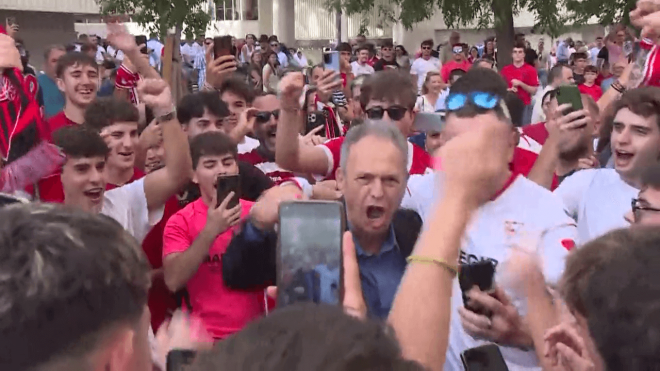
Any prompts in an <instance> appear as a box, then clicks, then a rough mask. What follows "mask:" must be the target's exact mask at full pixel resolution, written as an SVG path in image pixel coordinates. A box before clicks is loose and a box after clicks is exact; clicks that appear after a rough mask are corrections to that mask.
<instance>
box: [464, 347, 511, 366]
mask: <svg viewBox="0 0 660 371" xmlns="http://www.w3.org/2000/svg"><path fill="white" fill-rule="evenodd" d="M461 361H462V362H463V367H464V368H465V371H509V367H507V365H506V362H504V357H502V352H500V347H498V346H497V345H495V344H487V345H482V346H480V347H476V348H471V349H468V350H466V351H465V352H463V353H461Z"/></svg>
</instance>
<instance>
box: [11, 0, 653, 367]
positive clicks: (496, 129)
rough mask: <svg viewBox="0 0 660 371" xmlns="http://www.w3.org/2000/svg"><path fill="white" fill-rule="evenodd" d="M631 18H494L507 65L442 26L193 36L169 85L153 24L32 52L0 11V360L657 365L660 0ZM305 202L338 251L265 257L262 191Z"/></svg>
mask: <svg viewBox="0 0 660 371" xmlns="http://www.w3.org/2000/svg"><path fill="white" fill-rule="evenodd" d="M630 18H631V20H632V22H633V24H634V25H635V26H636V27H637V28H638V29H639V30H640V32H641V38H639V39H638V38H637V37H635V36H633V34H632V33H630V32H628V31H627V30H626V29H625V28H624V27H622V26H613V27H612V32H611V33H610V34H609V35H607V36H605V37H598V38H596V39H595V40H593V42H592V43H590V44H588V45H585V43H583V42H580V41H573V40H572V39H570V38H568V39H565V40H559V41H558V42H557V43H556V44H555V45H553V46H552V47H550V48H549V49H548V50H547V51H546V49H545V45H544V42H543V41H541V42H540V43H539V45H538V46H537V48H536V49H534V48H533V47H531V45H529V43H528V42H526V40H525V35H522V34H518V35H516V36H515V40H513V48H512V50H511V61H512V62H511V64H507V65H503V66H501V65H497V60H498V58H497V53H498V49H497V40H495V39H494V38H489V39H487V40H485V41H484V43H483V45H475V46H470V45H467V44H465V43H463V42H461V35H460V33H459V32H458V31H456V32H453V33H452V34H451V36H450V38H449V40H448V41H447V42H446V43H442V44H441V46H439V47H435V44H436V43H435V42H434V41H433V40H425V41H423V42H421V44H420V49H419V50H417V51H415V52H414V53H411V54H409V53H408V52H407V51H406V50H405V48H404V47H403V46H401V45H396V46H395V45H394V43H392V42H390V41H384V42H382V43H381V44H380V45H379V46H378V47H376V46H375V44H373V43H369V42H368V40H367V39H366V38H365V37H364V36H359V37H357V38H356V39H353V40H351V42H350V43H339V44H337V45H335V46H328V48H327V49H325V50H324V51H323V53H324V55H325V54H328V53H335V55H336V56H337V57H338V59H339V67H338V69H329V68H326V67H327V66H326V64H325V63H323V62H322V61H320V62H321V63H318V64H315V63H313V62H312V61H311V60H308V59H307V58H306V57H305V55H304V54H303V53H302V51H301V50H294V49H289V48H287V47H286V46H284V45H282V44H281V43H280V42H279V41H278V38H277V36H275V35H272V36H268V35H262V36H260V37H259V38H258V39H257V37H256V36H255V35H247V36H246V37H245V39H240V40H234V42H233V46H232V47H233V49H232V53H230V54H229V55H222V56H215V55H213V49H214V48H213V46H214V45H213V44H214V39H211V38H205V37H203V36H201V37H198V38H196V39H195V40H189V41H186V42H185V43H183V44H182V45H181V47H180V54H181V57H182V58H181V62H182V65H181V69H182V71H181V76H182V80H183V85H184V90H185V94H184V95H183V96H182V97H179V98H178V99H177V100H175V99H173V94H172V90H173V89H175V88H177V87H173V86H170V82H168V81H165V80H164V79H163V77H162V75H165V74H164V73H162V69H163V68H165V67H163V66H164V65H165V63H163V62H164V61H163V56H164V52H163V50H164V47H163V44H162V43H161V42H160V41H159V40H157V39H156V38H155V37H151V38H149V39H147V38H146V37H144V36H139V35H137V36H136V35H131V34H130V33H129V32H128V30H127V28H126V27H125V25H123V24H121V23H117V22H109V23H108V24H107V31H108V33H107V37H106V40H102V39H100V38H98V37H89V36H86V35H80V37H79V39H78V40H77V41H76V42H74V43H64V44H61V45H52V46H51V47H49V48H48V50H47V51H46V53H45V55H44V68H43V72H37V71H35V69H34V68H32V67H31V66H30V64H29V53H28V52H27V50H28V49H29V45H27V46H26V45H24V44H23V42H22V41H21V39H20V31H19V30H18V28H17V25H16V24H7V29H4V28H0V69H1V70H2V74H1V75H0V134H1V135H0V154H1V155H2V157H1V159H0V160H1V161H0V170H1V172H0V201H2V206H0V303H2V305H0V341H1V342H2V346H1V347H0V365H2V366H0V368H3V369H4V368H6V369H8V370H39V371H41V370H43V371H60V370H94V371H96V370H99V371H100V370H103V371H119V370H121V371H126V370H128V371H147V370H153V369H159V370H166V369H167V370H171V369H176V370H180V369H190V370H199V371H211V370H252V369H259V370H274V371H279V370H282V371H284V370H301V371H302V370H333V371H334V370H346V371H353V370H356V371H357V370H423V369H427V370H434V371H435V370H448V371H459V370H463V369H464V368H466V367H467V368H468V371H472V370H473V369H470V366H469V364H470V362H469V361H466V357H468V354H474V353H471V352H474V351H479V350H484V349H489V350H490V351H491V353H488V357H492V356H493V354H496V356H495V358H488V361H489V362H500V363H501V364H500V366H499V367H508V368H509V369H510V370H539V369H543V370H546V371H550V370H552V371H555V370H557V371H569V370H570V371H601V370H602V371H619V370H626V371H643V370H653V369H657V368H658V367H660V356H659V354H660V353H658V351H657V350H658V349H660V342H659V341H658V338H657V336H656V333H657V331H658V330H659V329H660V324H659V323H658V320H657V319H658V318H660V316H659V315H658V314H659V313H658V305H657V302H658V297H656V296H655V295H657V294H658V290H657V286H658V282H660V281H658V280H657V277H656V276H657V267H659V266H660V253H659V252H660V250H659V249H658V246H659V245H660V234H659V233H658V227H659V226H660V217H659V216H660V163H659V162H658V159H659V158H660V87H658V85H660V79H659V78H658V73H660V72H659V71H660V67H659V68H656V65H657V64H658V63H660V61H658V60H657V59H656V57H657V53H658V50H659V49H658V45H659V44H658V37H660V27H658V25H659V24H660V6H658V5H656V3H653V2H649V1H642V2H640V3H639V4H638V6H637V8H636V9H635V10H634V11H633V12H632V13H631V14H630ZM500 53H501V51H500ZM500 60H502V59H501V58H500ZM177 72H178V71H177ZM175 80H176V79H175ZM566 88H568V90H571V91H577V93H576V99H577V100H578V101H577V102H574V101H570V102H568V103H567V102H565V101H563V100H562V97H560V96H559V95H560V93H561V92H564V91H567V89H566ZM430 117H432V118H437V122H438V123H439V124H438V125H437V126H434V127H432V128H425V129H421V128H420V127H418V123H419V120H420V118H426V119H428V118H430ZM226 177H236V178H237V179H238V183H237V184H238V185H237V189H236V192H233V193H229V194H228V195H227V196H226V197H225V198H224V199H218V198H219V197H218V189H219V182H221V181H222V179H224V178H226ZM237 193H239V194H237ZM234 196H236V198H234ZM310 200H320V201H331V202H339V203H340V204H341V205H342V207H343V209H342V210H344V215H343V217H342V223H336V224H338V225H345V226H346V228H345V231H344V233H343V234H342V236H341V237H342V248H341V250H342V251H341V252H338V251H334V250H331V249H330V250H328V249H327V248H326V247H324V248H321V247H320V246H321V245H324V244H326V243H327V241H323V240H322V239H321V238H317V241H315V242H316V243H315V244H313V245H312V246H309V247H305V248H309V249H311V250H314V251H315V253H314V254H311V255H310V256H309V257H308V258H302V257H300V256H289V255H286V256H284V257H278V254H279V253H280V250H281V246H278V244H279V243H280V237H281V231H280V229H279V228H280V226H279V225H278V223H279V222H280V216H281V215H280V212H281V210H282V208H281V206H282V205H284V204H287V203H290V202H302V203H305V202H308V201H310ZM233 201H235V202H234V203H232V202H233ZM308 232H309V231H308ZM313 237H314V236H313V235H312V238H313ZM336 237H338V238H339V237H340V236H336ZM317 243H318V244H317ZM315 246H319V247H318V248H317V247H315ZM333 252H334V253H337V254H340V256H341V263H340V265H341V267H338V266H337V265H338V262H337V260H336V256H335V258H332V259H331V258H329V257H328V256H327V255H328V254H331V253H333ZM291 254H293V255H296V252H291ZM278 259H279V260H278ZM294 262H295V264H294ZM656 263H657V264H658V265H655V264H656ZM296 264H302V265H303V266H301V267H296V268H295V269H294V268H293V266H294V265H296ZM283 266H284V268H287V267H288V268H289V269H288V273H287V272H284V273H282V269H283ZM484 267H486V268H487V269H488V270H489V272H490V277H489V278H488V280H487V281H489V283H488V284H486V285H483V284H482V282H481V281H480V282H476V281H475V282H472V281H469V280H468V281H465V280H466V277H467V276H468V274H469V273H466V272H474V271H475V270H477V269H483V268H484ZM298 268H299V269H298ZM283 274H284V275H286V277H285V278H286V279H288V280H290V281H295V282H299V283H298V284H297V285H298V286H295V287H293V289H292V290H290V291H287V292H284V293H279V297H284V298H286V300H284V301H279V302H276V301H275V300H274V299H275V298H276V297H278V292H277V290H278V288H279V287H278V286H279V285H280V284H281V283H282V282H281V281H282V279H283ZM280 287H281V286H280ZM305 287H308V288H312V289H309V290H307V289H305ZM300 288H302V291H301V290H298V289H300ZM338 299H340V300H341V303H340V305H338V306H337V307H331V306H328V305H316V304H310V305H304V304H300V303H299V304H296V305H287V304H288V300H292V301H311V302H329V301H336V300H338ZM484 346H485V347H486V348H484ZM492 352H495V353H492ZM479 354H481V355H484V354H486V353H479ZM498 357H501V359H500V358H498ZM472 362H479V360H478V359H472ZM188 364H190V368H180V367H183V366H184V365H185V366H187V365H188ZM491 367H492V365H491ZM487 369H488V368H487ZM493 370H494V369H493ZM497 371H500V370H499V369H498V370H497Z"/></svg>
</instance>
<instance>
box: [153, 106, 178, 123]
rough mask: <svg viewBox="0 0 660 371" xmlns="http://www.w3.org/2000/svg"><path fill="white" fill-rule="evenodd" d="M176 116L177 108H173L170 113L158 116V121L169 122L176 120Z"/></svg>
mask: <svg viewBox="0 0 660 371" xmlns="http://www.w3.org/2000/svg"><path fill="white" fill-rule="evenodd" d="M175 117H176V109H172V110H171V111H170V112H169V113H166V114H164V115H160V116H158V117H156V121H157V122H158V123H161V122H168V121H172V120H174V118H175Z"/></svg>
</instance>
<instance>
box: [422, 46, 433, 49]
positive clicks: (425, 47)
mask: <svg viewBox="0 0 660 371" xmlns="http://www.w3.org/2000/svg"><path fill="white" fill-rule="evenodd" d="M422 50H431V47H430V46H422Z"/></svg>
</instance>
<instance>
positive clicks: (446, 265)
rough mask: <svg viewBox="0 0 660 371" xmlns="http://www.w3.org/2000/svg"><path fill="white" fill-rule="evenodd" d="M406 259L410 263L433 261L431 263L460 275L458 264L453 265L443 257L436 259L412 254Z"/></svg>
mask: <svg viewBox="0 0 660 371" xmlns="http://www.w3.org/2000/svg"><path fill="white" fill-rule="evenodd" d="M406 261H407V262H408V263H427V264H429V263H431V264H436V265H438V266H440V267H442V268H444V269H446V270H447V271H449V273H451V274H452V275H453V276H457V275H458V265H453V264H450V263H447V262H446V261H444V260H442V259H435V258H429V257H426V256H419V255H411V256H409V257H408V258H406Z"/></svg>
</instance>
